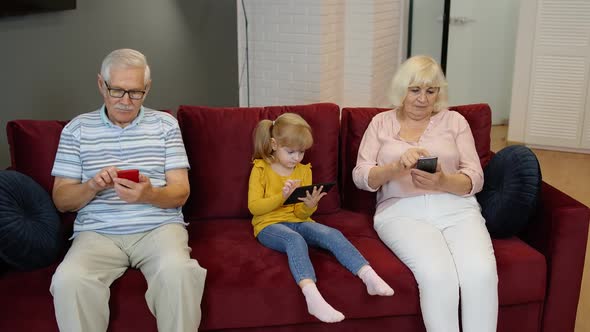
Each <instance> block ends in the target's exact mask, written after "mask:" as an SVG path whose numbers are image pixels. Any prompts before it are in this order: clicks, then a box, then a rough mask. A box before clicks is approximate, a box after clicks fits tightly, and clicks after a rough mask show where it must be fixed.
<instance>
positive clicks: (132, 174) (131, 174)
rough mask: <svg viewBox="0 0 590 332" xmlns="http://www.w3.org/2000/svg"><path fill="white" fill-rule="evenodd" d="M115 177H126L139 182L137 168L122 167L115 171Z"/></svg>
mask: <svg viewBox="0 0 590 332" xmlns="http://www.w3.org/2000/svg"><path fill="white" fill-rule="evenodd" d="M117 177H118V178H122V179H127V180H130V181H133V182H139V170H137V169H124V170H120V171H117Z"/></svg>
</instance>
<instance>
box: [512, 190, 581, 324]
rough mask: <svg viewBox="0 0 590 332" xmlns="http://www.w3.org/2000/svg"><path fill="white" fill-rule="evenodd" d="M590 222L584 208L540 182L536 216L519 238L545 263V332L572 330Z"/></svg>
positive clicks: (543, 322)
mask: <svg viewBox="0 0 590 332" xmlns="http://www.w3.org/2000/svg"><path fill="white" fill-rule="evenodd" d="M589 221H590V209H589V208H588V207H587V206H585V205H583V204H582V203H580V202H578V201H576V200H575V199H573V198H572V197H570V196H568V195H566V194H565V193H563V192H561V191H559V190H558V189H556V188H554V187H552V186H551V185H549V184H547V183H545V182H543V185H542V188H541V197H540V201H539V207H538V209H537V213H536V215H535V217H534V220H532V221H531V222H530V223H529V225H528V227H527V228H526V229H525V230H524V232H523V233H522V234H521V235H520V236H521V238H522V239H523V240H525V241H526V242H527V243H529V244H530V245H531V246H533V247H534V248H535V249H537V250H538V251H540V252H541V253H542V254H543V255H544V256H545V258H546V260H547V273H548V275H547V290H546V294H547V295H546V296H547V297H546V299H545V306H544V312H543V317H542V326H543V331H544V332H558V331H573V330H574V326H575V321H576V311H577V307H578V299H579V296H580V287H581V283H582V273H583V270H584V257H585V254H586V242H587V239H588V224H589Z"/></svg>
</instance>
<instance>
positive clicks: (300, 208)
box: [248, 159, 317, 236]
mask: <svg viewBox="0 0 590 332" xmlns="http://www.w3.org/2000/svg"><path fill="white" fill-rule="evenodd" d="M289 179H293V180H301V184H300V185H301V186H306V185H311V184H312V177H311V164H307V165H303V164H297V166H295V169H294V170H293V173H291V175H289V176H281V175H279V174H277V173H276V172H275V171H274V170H273V169H272V168H271V166H270V164H269V163H267V162H266V161H264V160H262V159H256V160H254V166H253V167H252V172H251V173H250V184H249V186H248V209H249V210H250V213H252V215H253V216H254V218H252V226H253V227H254V236H258V233H260V231H261V230H262V229H264V227H266V226H268V225H272V224H276V223H279V222H283V221H289V222H304V221H312V222H313V220H311V219H310V218H309V217H310V216H311V214H312V213H313V212H314V211H315V210H316V209H317V206H316V207H314V208H311V209H310V208H308V207H307V205H305V204H304V203H297V204H290V205H283V202H284V201H285V198H283V186H284V185H285V181H287V180H289Z"/></svg>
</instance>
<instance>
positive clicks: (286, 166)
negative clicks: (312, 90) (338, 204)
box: [248, 113, 393, 323]
mask: <svg viewBox="0 0 590 332" xmlns="http://www.w3.org/2000/svg"><path fill="white" fill-rule="evenodd" d="M312 144H313V137H312V135H311V127H310V126H309V124H307V122H306V121H305V120H304V119H303V118H302V117H301V116H299V115H297V114H294V113H284V114H282V115H281V116H279V117H278V118H277V119H276V120H275V121H270V120H262V121H260V123H259V124H258V126H257V127H256V130H255V132H254V156H253V159H254V166H253V167H252V172H251V173H250V184H249V189H248V209H249V210H250V212H251V213H252V215H253V216H254V218H252V225H253V227H254V236H256V237H257V239H258V241H259V242H260V243H262V245H264V246H266V247H268V248H271V249H274V250H277V251H280V252H284V253H287V258H288V260H289V268H290V269H291V273H292V274H293V277H294V278H295V281H296V282H297V284H298V285H299V287H301V290H302V292H303V295H304V296H305V301H306V303H307V310H308V311H309V313H310V314H312V315H314V316H315V317H317V318H318V319H319V320H321V321H323V322H327V323H334V322H339V321H341V320H343V319H344V315H343V314H342V313H341V312H339V311H337V310H335V309H334V308H333V307H332V306H330V305H329V304H328V303H327V302H326V300H324V298H323V297H322V295H321V294H320V293H319V291H318V289H317V287H316V284H315V282H316V276H315V272H314V270H313V266H312V265H311V261H310V259H309V254H308V252H307V245H308V244H309V245H310V246H313V247H320V248H323V249H326V250H328V251H330V252H331V253H332V254H334V256H336V259H338V261H339V262H340V263H341V264H342V265H343V266H345V267H346V268H347V269H348V270H349V271H350V272H352V273H353V274H355V275H357V276H358V277H359V278H361V280H362V281H363V282H364V283H365V285H366V286H367V292H368V293H369V294H371V295H381V296H391V295H393V289H391V287H389V285H387V283H385V281H383V279H381V278H380V277H379V276H378V275H377V273H375V271H374V270H373V268H371V266H369V263H368V262H367V260H366V259H365V258H364V257H363V256H362V255H361V254H360V253H359V252H358V250H357V249H356V248H355V247H354V246H353V245H352V244H351V243H350V242H349V241H348V240H347V239H346V238H345V237H344V236H343V235H342V233H341V232H340V231H338V230H336V229H334V228H331V227H328V226H325V225H322V224H318V223H316V222H314V221H313V220H311V219H310V216H311V214H312V213H313V212H314V211H315V210H316V209H317V206H318V202H319V201H320V199H321V198H322V197H324V196H325V195H326V193H322V192H321V188H314V189H313V191H312V192H307V196H306V197H305V198H300V200H301V202H300V203H297V204H291V205H283V202H284V201H285V200H286V199H287V198H288V197H289V195H290V194H291V193H292V192H293V190H295V188H297V187H298V186H300V185H301V186H303V185H311V184H312V176H311V165H310V164H307V165H303V164H301V163H300V162H301V160H302V159H303V155H304V154H305V150H307V149H309V148H310V147H311V145H312Z"/></svg>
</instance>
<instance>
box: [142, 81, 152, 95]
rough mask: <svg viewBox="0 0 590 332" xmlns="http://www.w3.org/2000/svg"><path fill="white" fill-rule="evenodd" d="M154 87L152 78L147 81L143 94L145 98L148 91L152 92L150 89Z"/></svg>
mask: <svg viewBox="0 0 590 332" xmlns="http://www.w3.org/2000/svg"><path fill="white" fill-rule="evenodd" d="M151 88H152V80H149V81H148V82H147V84H146V85H145V94H144V95H143V98H145V96H147V94H148V92H150V89H151Z"/></svg>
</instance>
